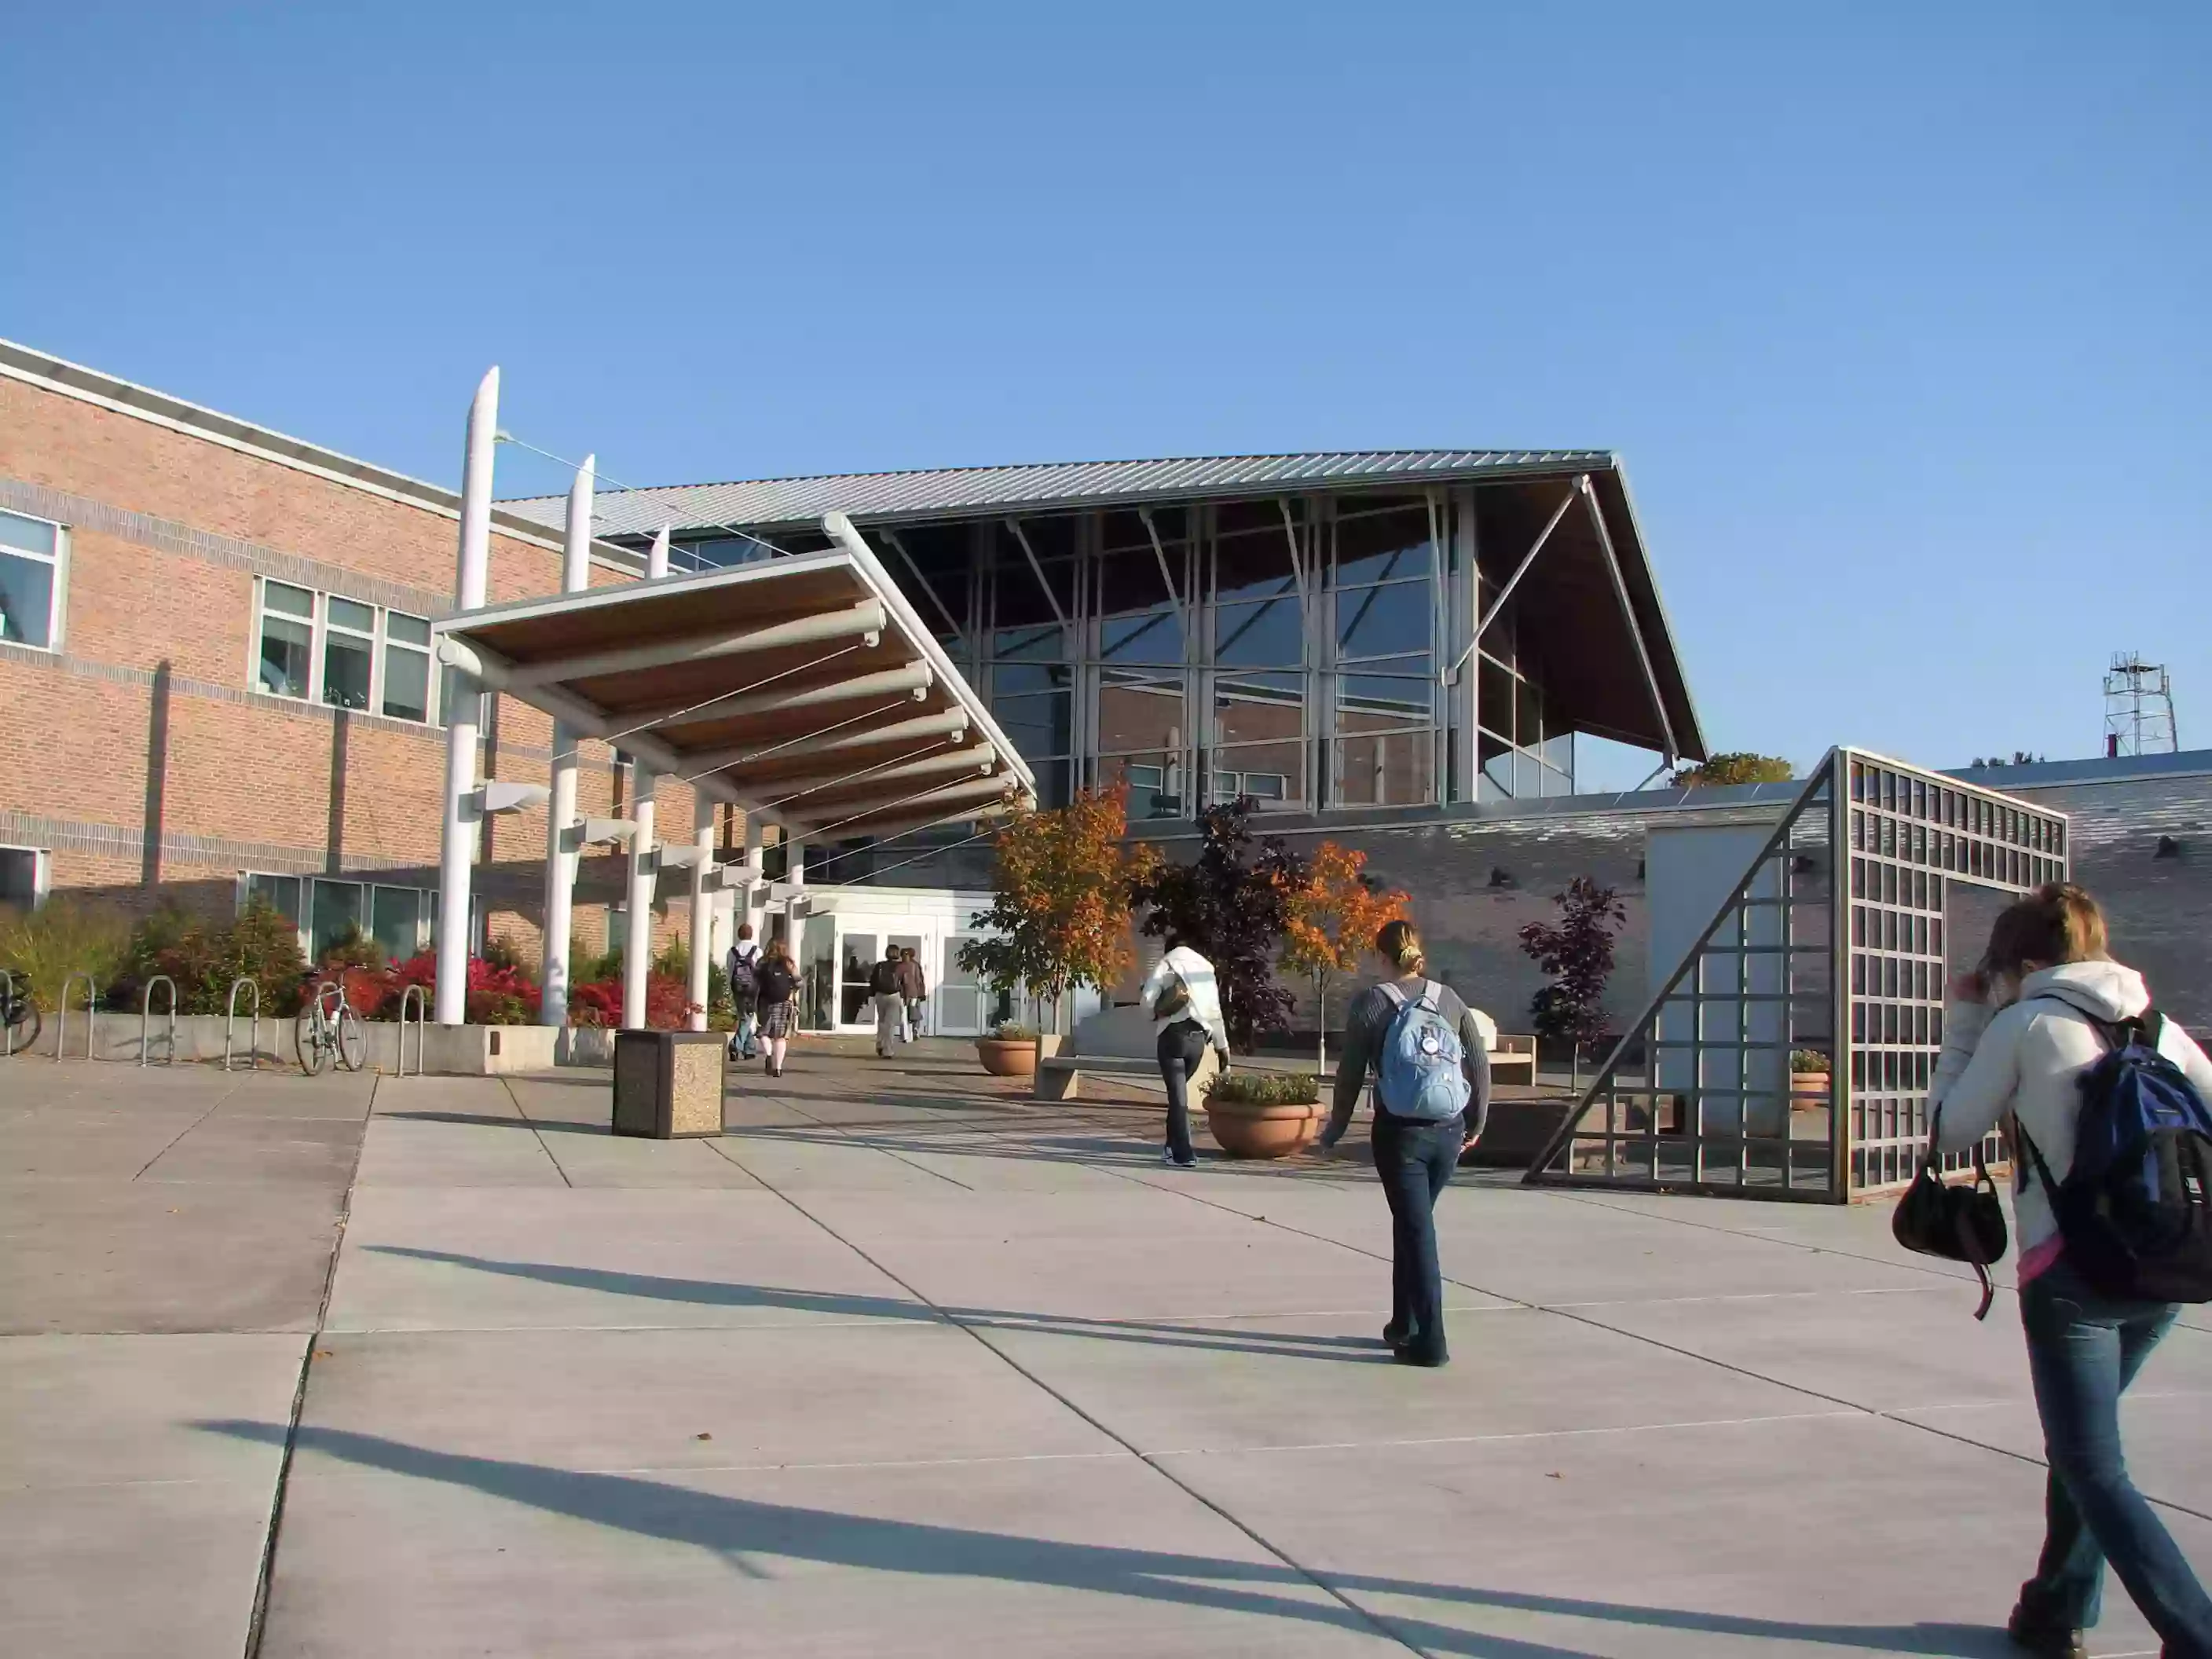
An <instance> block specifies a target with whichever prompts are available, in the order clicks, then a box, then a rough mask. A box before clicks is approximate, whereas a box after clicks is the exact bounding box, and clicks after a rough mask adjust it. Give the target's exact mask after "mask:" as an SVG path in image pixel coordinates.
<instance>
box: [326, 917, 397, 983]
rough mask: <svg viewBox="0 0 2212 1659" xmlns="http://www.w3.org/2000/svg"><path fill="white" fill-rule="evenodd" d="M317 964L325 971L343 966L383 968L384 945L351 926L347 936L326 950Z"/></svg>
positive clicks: (346, 933) (328, 971) (332, 970)
mask: <svg viewBox="0 0 2212 1659" xmlns="http://www.w3.org/2000/svg"><path fill="white" fill-rule="evenodd" d="M315 966H316V967H318V968H319V969H322V970H323V971H325V973H331V972H335V971H336V970H337V969H342V968H381V967H383V966H384V947H383V946H382V945H379V944H378V943H377V942H376V941H375V940H374V939H371V938H369V937H368V934H366V933H362V931H361V929H360V928H359V927H349V928H347V929H346V931H345V937H344V938H343V939H339V940H338V941H337V943H336V944H335V945H331V948H330V949H329V950H327V951H324V952H323V954H322V958H321V960H320V961H319V962H317V963H315Z"/></svg>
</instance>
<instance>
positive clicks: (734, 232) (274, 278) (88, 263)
mask: <svg viewBox="0 0 2212 1659" xmlns="http://www.w3.org/2000/svg"><path fill="white" fill-rule="evenodd" d="M8 35H9V55H10V57H11V58H12V59H13V67H12V70H11V73H10V76H9V79H10V81H11V82H12V84H13V85H14V86H15V88H16V89H17V95H16V96H15V98H14V99H13V100H11V110H12V115H11V118H10V120H9V124H8V127H7V130H6V135H5V137H0V210H4V212H5V223H6V226H7V232H6V234H5V235H4V237H0V334H5V335H7V336H9V337H14V338H17V339H21V340H23V341H26V342H28V343H32V344H34V345H38V346H40V347H42V348H45V349H50V350H53V351H56V352H58V353H60V354H62V355H64V356H70V357H73V358H76V359H77V360H79V361H81V362H88V363H90V364H93V365H95V366H97V367H99V368H105V369H108V370H112V371H113V372H115V373H118V374H123V375H126V376H128V377H130V378H132V379H134V380H141V381H143V382H146V383H148V384H150V385H153V386H160V387H161V388H163V389H165V390H167V391H171V392H176V393H179V394H180V395H182V396H185V397H187V398H193V399H195V400H197V401H198V402H202V403H205V404H212V405H214V406H216V407H217V408H220V409H224V410H230V411H233V412H234V413H237V414H240V415H242V416H247V417H250V418H252V419H254V420H258V421H261V422H267V423H269V424H271V425H274V426H276V427H279V428H284V429H286V430H289V431H291V432H294V433H296V434H298V435H301V436H304V437H307V438H310V439H313V440H314V441H319V442H322V443H325V444H329V445H331V446H333V447H337V448H340V449H343V450H346V451H349V452H351V453H355V454H358V455H361V456H363V457H366V458H368V459H373V460H376V461H379V462H382V463H384V464H386V465H393V466H397V467H399V468H402V469H404V470H405V471H410V472H414V473H417V474H419V475H422V476H423V477H430V478H435V479H441V480H446V481H448V482H450V481H452V480H453V479H454V478H456V477H457V476H458V473H459V459H460V458H459V443H460V433H461V423H462V416H463V413H464V410H465V404H466V402H467V398H468V396H469V393H470V391H471V388H472V387H473V386H474V383H475V380H476V378H477V375H478V374H480V373H481V372H482V370H483V368H484V366H485V365H486V364H488V363H491V362H497V363H499V364H501V367H502V368H503V370H504V374H505V385H506V392H505V403H504V406H503V409H502V411H501V415H502V423H503V424H504V425H506V426H507V427H508V428H510V429H512V430H513V431H514V432H516V433H517V434H518V435H521V436H524V437H526V438H528V439H530V440H531V441H534V442H537V443H539V444H543V445H544V446H545V447H547V448H549V449H553V450H556V451H558V452H560V453H564V454H571V455H573V454H577V453H581V452H582V451H584V450H586V449H596V450H597V451H598V452H599V457H600V462H601V465H602V467H603V468H604V469H605V471H607V472H609V473H611V474H612V475H614V476H615V477H618V478H622V479H623V480H626V481H629V482H632V483H663V482H671V481H683V480H694V479H706V478H728V477H754V476H761V475H769V474H778V473H793V472H808V471H852V470H864V469H869V468H877V467H910V466H932V465H958V464H966V463H977V462H994V461H1009V460H1033V459H1075V458H1084V459H1088V458H1100V457H1118V456H1128V455H1158V454H1179V453H1221V452H1236V451H1248V450H1285V449H1306V448H1334V447H1346V448H1379V447H1396V446H1401V445H1409V446H1410V445H1478V446H1491V445H1498V446H1516V447H1519V446H1529V447H1535V446H1600V445H1603V446H1612V447H1616V448H1618V449H1619V450H1620V452H1621V453H1623V455H1624V456H1625V457H1626V462H1627V465H1628V468H1629V472H1630V476H1631V478H1632V481H1633V483H1634V485H1635V488H1636V491H1637V495H1638V502H1639V505H1640V507H1641V511H1642V513H1643V518H1644V529H1645V532H1646V535H1647V537H1648V538H1649V541H1650V546H1651V550H1652V553H1653V556H1654V557H1655V559H1656V562H1657V566H1658V570H1659V574H1660V579H1661V581H1662V586H1663V587H1664V590H1665V592H1666V593H1667V596H1668V602H1669V605H1671V607H1672V610H1673V612H1674V619H1675V623H1676V625H1677V628H1678V630H1679V633H1680V644H1681V649H1682V652H1683V655H1684V657H1685V659H1686V663H1687V666H1688V671H1689V675H1690V680H1691V684H1692V689H1693V690H1694V692H1695V694H1696V695H1697V696H1698V698H1699V705H1700V708H1701V709H1702V711H1703V713H1704V715H1705V724H1706V728H1707V731H1708V732H1709V733H1710V734H1711V738H1713V739H1714V741H1715V742H1716V743H1717V744H1720V745H1721V746H1723V747H1726V748H1749V749H1757V750H1768V751H1773V752H1778V753H1782V754H1784V755H1787V756H1789V757H1791V758H1792V759H1793V760H1795V761H1796V762H1797V763H1799V764H1800V765H1802V764H1804V763H1807V762H1808V761H1810V760H1811V759H1812V758H1814V757H1815V756H1816V755H1817V754H1818V753H1819V752H1820V750H1821V749H1822V748H1823V747H1824V746H1825V745H1826V744H1829V743H1832V742H1835V741H1850V742H1857V743H1861V744H1869V745H1871V746H1875V747H1879V748H1882V749H1886V750H1891V751H1893V752H1896V753H1898V754H1900V755H1902V756H1904V757H1909V758H1911V759H1916V760H1920V761H1923V762H1926V763H1934V764H1957V763H1963V762H1964V761H1966V759H1968V758H1970V757H1972V756H1973V755H1975V754H1978V753H1982V752H1985V751H1989V750H2007V751H2009V750H2012V749H2014V748H2015V747H2027V748H2032V749H2036V750H2045V751H2048V752H2049V753H2050V754H2051V756H2053V757H2058V756H2062V755H2080V754H2087V753H2090V752H2093V750H2095V748H2096V746H2097V744H2098V741H2099V734H2100V730H2101V702H2100V692H2099V676H2100V673H2101V671H2102V669H2103V666H2104V664H2105V662H2106V658H2107V657H2108V655H2109V653H2111V652H2112V651H2113V650H2115V649H2118V648H2121V647H2128V648H2133V649H2139V650H2142V651H2143V652H2145V653H2149V654H2150V655H2152V656H2153V657H2154V658H2157V659H2163V660H2164V661H2166V662H2167V663H2168V664H2170V665H2172V669H2173V672H2174V676H2175V680H2176V684H2177V689H2178V692H2179V704H2180V715H2181V724H2182V734H2183V738H2184V741H2185V744H2189V743H2192V742H2193V743H2194V744H2199V745H2201V744H2205V743H2206V742H2208V741H2212V646H2208V644H2207V630H2206V622H2207V617H2208V611H2212V604H2208V601H2212V574H2208V565H2209V564H2212V533H2208V532H2212V415H2208V409H2209V408H2212V403H2209V402H2208V392H2212V321H2208V316H2209V315H2212V312H2209V311H2208V307H2212V7H2209V6H2206V5H2204V4H2203V3H2201V0H2192V3H2171V4H2151V3H2145V4H2132V5H2128V6H2124V7H2107V6H2096V5H2080V6H2076V7H2074V8H2070V9H2060V8H2057V7H2053V6H2039V5H2023V4H2017V3H2008V4H1990V5H1976V4H1965V3H1960V4H1942V5H1936V6H1929V5H1925V4H1918V5H1901V4H1900V5H1875V4H1853V5H1850V6H1835V7H1826V8H1820V9H1815V8H1812V7H1806V6H1795V5H1785V6H1776V5H1772V4H1771V3H1769V4H1744V5H1734V6H1717V5H1688V4H1667V5H1651V4H1633V5H1629V4H1622V5H1604V4H1577V5H1572V6H1568V5H1564V4H1559V5H1526V4H1522V5H1516V6H1506V5H1503V4H1499V5H1476V4H1472V3H1457V4H1438V5H1434V6H1414V5H1390V4H1380V3H1363V4H1352V3H1348V0H1347V3H1344V4H1340V5H1336V6H1329V7H1322V6H1310V5H1296V4H1286V3H1279V0H1278V3H1271V4H1253V5H1228V4H1205V3H1192V0H1185V3H1182V4H1175V5H1165V4H1157V5H1156V4H1149V3H1131V0H1115V3H1113V4H1110V5H1107V4H1098V5H1093V6H1089V7H1079V6H1075V5H1071V4H1052V5H1043V6H1040V5H1036V4H1026V5H1015V4H1003V5H983V4H947V5H931V6H920V5H908V4H868V3H850V4H843V5H839V6H837V7H835V8H832V7H827V6H792V5H738V4H726V5H711V4H701V5H695V6H680V5H672V4H667V5H659V4H647V5H631V6H605V5H597V6H588V7H586V6H578V5H563V4H550V3H541V4H531V5H524V4H520V3H515V4H511V5H507V6H491V5H472V4H464V3H459V0H451V3H447V4H442V5H412V4H400V3H395V0H382V3H380V4H378V5H376V6H373V7H364V6H335V5H320V6H294V7H284V6H277V5H258V6H237V7H229V8H216V7H209V6H202V5H197V4H192V3H185V0H178V3H162V4H148V5H143V6H138V7H118V6H114V5H108V4H100V3H72V4H70V5H66V6H62V5H46V6H36V7H28V8H22V9H18V11H17V13H16V14H15V15H14V16H13V17H12V18H11V19H10V21H9V28H8ZM514 463H515V453H514V452H513V451H511V450H510V451H507V452H506V459H503V460H502V467H503V469H504V471H503V472H502V475H501V480H500V488H501V494H518V493H526V492H529V491H533V490H550V489H558V488H561V487H562V483H563V480H562V478H561V477H559V476H558V475H557V474H556V472H555V471H553V469H551V468H550V467H548V466H545V465H538V466H536V467H535V469H534V470H533V469H532V468H531V467H528V466H525V465H517V464H514ZM1622 764H1624V762H1623V761H1622V760H1621V759H1620V757H1612V758H1610V759H1608V761H1607V762H1606V763H1601V765H1599V766H1598V767H1597V768H1595V772H1596V774H1597V775H1595V776H1594V777H1593V778H1592V780H1591V781H1598V782H1620V781H1632V779H1625V778H1622V777H1620V776H1619V775H1617V773H1618V769H1619V768H1620V766H1621V765H1622ZM1608 768H1610V770H1608Z"/></svg>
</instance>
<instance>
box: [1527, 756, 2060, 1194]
mask: <svg viewBox="0 0 2212 1659" xmlns="http://www.w3.org/2000/svg"><path fill="white" fill-rule="evenodd" d="M2067 860H2068V841H2067V823H2066V818H2065V816H2064V815H2063V813H2058V812H2053V811H2047V810H2046V809H2045V808H2042V807H2038V806H2032V805H2028V804H2027V802H2025V801H2021V800H2019V799H2015V798H2013V797H2011V796H2008V795H2004V794H2001V793H1997V792H1996V791H1995V790H1991V789H1982V788H1977V787H1973V786H1972V785H1970V784H1963V783H1960V782H1959V781H1956V780H1954V779H1952V778H1948V777H1942V776H1940V775H1936V774H1935V773H1932V772H1924V771H1922V770H1921V769H1918V768H1917V767H1911V766H1906V765H1904V764H1901V763H1899V762H1896V761H1893V760H1889V759H1887V758H1885V757H1881V756H1879V755H1873V754H1869V753H1867V752H1866V751H1864V750H1854V749H1842V748H1839V749H1833V750H1830V751H1829V752H1828V754H1827V756H1826V758H1825V759H1824V760H1823V761H1822V762H1821V763H1820V765H1819V766H1818V767H1817V768H1815V769H1814V774H1813V775H1812V777H1811V778H1810V779H1809V780H1808V781H1807V783H1806V785H1805V787H1804V788H1803V789H1802V791H1801V792H1800V793H1799V794H1798V796H1797V798H1796V799H1795V800H1794V801H1793V802H1792V803H1791V804H1790V806H1789V808H1788V809H1787V811H1784V814H1783V816H1782V820H1781V822H1780V823H1778V824H1777V825H1776V826H1775V829H1774V831H1773V833H1772V835H1771V836H1769V837H1768V838H1767V841H1766V843H1765V846H1764V847H1762V848H1760V850H1759V854H1758V856H1757V857H1755V858H1754V859H1753V860H1752V862H1751V865H1750V867H1749V868H1748V869H1747V871H1746V872H1744V875H1743V878H1741V880H1740V881H1739V882H1738V883H1737V884H1736V885H1735V890H1734V891H1732V892H1731V893H1730V894H1729V896H1728V898H1727V899H1726V900H1725V901H1724V902H1723V903H1722V905H1721V908H1720V910H1719V912H1718V914H1717V915H1715V916H1714V917H1713V919H1712V921H1711V924H1710V925H1708V926H1707V927H1705V930H1704V932H1703V933H1701V934H1700V935H1699V939H1698V943H1697V944H1696V945H1693V946H1692V948H1691V950H1690V951H1689V953H1688V955H1687V956H1686V957H1684V958H1683V960H1682V962H1681V963H1680V965H1679V966H1677V967H1676V968H1675V969H1674V972H1673V973H1672V974H1671V975H1668V978H1667V980H1666V981H1664V983H1662V985H1661V986H1660V987H1658V989H1657V992H1656V994H1655V995H1654V996H1653V998H1652V1000H1651V1001H1650V1005H1649V1006H1647V1007H1646V1008H1645V1009H1644V1012H1643V1014H1642V1015H1641V1017H1639V1018H1638V1019H1637V1020H1636V1022H1635V1023H1634V1024H1632V1026H1631V1027H1630V1029H1629V1030H1628V1033H1627V1034H1626V1036H1624V1037H1622V1039H1621V1040H1620V1042H1619V1043H1617V1044H1616V1045H1615V1046H1614V1048H1613V1052H1612V1054H1610V1055H1609V1056H1608V1057H1607V1060H1606V1062H1605V1064H1604V1066H1602V1067H1601V1069H1600V1070H1599V1072H1598V1073H1597V1074H1596V1077H1595V1079H1594V1080H1593V1081H1592V1083H1591V1085H1590V1086H1589V1089H1588V1091H1586V1092H1584V1094H1583V1097H1582V1098H1581V1099H1580V1101H1579V1102H1577V1103H1576V1105H1575V1107H1574V1109H1573V1110H1572V1111H1571V1112H1570V1113H1569V1114H1568V1115H1567V1117H1566V1119H1565V1121H1563V1122H1562V1123H1561V1125H1560V1126H1559V1130H1558V1132H1557V1133H1555V1134H1554V1135H1553V1138H1552V1139H1551V1141H1550V1143H1549V1144H1548V1145H1547V1146H1546V1147H1545V1148H1544V1150H1543V1152H1541V1153H1540V1154H1538V1156H1537V1158H1536V1159H1535V1161H1534V1164H1532V1165H1531V1166H1530V1168H1529V1170H1528V1175H1527V1176H1525V1177H1524V1179H1525V1180H1526V1181H1527V1182H1528V1183H1529V1184H1531V1185H1539V1186H1544V1185H1549V1186H1577V1187H1612V1188H1642V1189H1645V1190H1659V1189H1667V1190H1680V1191H1691V1192H1703V1193H1712V1194H1729V1195H1732V1196H1739V1197H1747V1198H1773V1199H1790V1200H1801V1201H1810V1202H1815V1203H1843V1202H1846V1201H1848V1200H1852V1199H1856V1198H1859V1197H1863V1196H1866V1195H1868V1194H1876V1193H1880V1192H1881V1191H1883V1190H1885V1189H1891V1188H1898V1187H1899V1186H1901V1185H1902V1184H1903V1183H1904V1182H1905V1181H1906V1180H1908V1179H1909V1178H1910V1177H1911V1173H1912V1170H1913V1168H1914V1166H1915V1164H1916V1162H1917V1158H1918V1156H1919V1153H1920V1149H1921V1148H1922V1147H1923V1146H1924V1145H1925V1143H1926V1140H1927V1134H1928V1121H1927V1093H1928V1085H1929V1078H1930V1077H1931V1075H1932V1074H1933V1072H1934V1069H1935V1063H1936V1053H1937V1051H1938V1050H1939V1049H1940V1048H1942V1041H1943V999H1944V988H1945V985H1946V982H1947V979H1948V966H1949V965H1950V964H1952V963H1965V962H1966V961H1968V960H1970V959H1971V958H1972V957H1973V956H1974V955H1975V954H1976V953H1977V952H1978V951H1979V949H1980V947H1981V945H1982V942H1983V939H1984V936H1985V935H1984V931H1983V927H1984V924H1983V922H1982V920H1981V918H1980V917H1978V916H1971V917H1967V918H1966V925H1964V926H1960V927H1959V937H1958V939H1956V941H1955V945H1954V950H1955V955H1954V954H1951V953H1950V952H1947V948H1946V947H1947V945H1952V944H1953V941H1952V940H1951V939H1950V937H1949V935H1950V927H1948V926H1947V923H1953V924H1955V923H1959V922H1960V921H1961V916H1960V907H1961V906H1967V907H1971V906H1972V894H1973V892H1974V890H1979V891H1981V892H1983V893H1986V894H1989V895H1990V896H1994V897H1997V898H2002V897H2003V896H2009V895H2015V894H2020V893H2024V892H2027V891H2028V890H2032V889H2033V888H2034V887H2036V886H2038V885H2039V884H2042V883H2044V882H2048V881H2063V880H2064V879H2065V878H2066V875H2067V869H2068V862H2067ZM1799 1054H1805V1055H1807V1056H1808V1058H1807V1059H1806V1060H1805V1061H1804V1064H1805V1065H1806V1066H1808V1068H1809V1066H1811V1064H1812V1060H1811V1056H1814V1055H1818V1056H1825V1057H1826V1060H1827V1061H1828V1066H1827V1070H1826V1073H1825V1075H1823V1074H1820V1073H1814V1072H1812V1071H1810V1070H1809V1069H1808V1070H1803V1071H1800V1070H1797V1069H1795V1068H1793V1066H1792V1059H1793V1056H1796V1055H1799ZM1991 1150H1992V1151H1994V1150H1995V1149H1994V1147H1992V1148H1991ZM1957 1161H1960V1162H1963V1161H1964V1160H1963V1159H1960V1160H1957Z"/></svg>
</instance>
